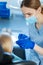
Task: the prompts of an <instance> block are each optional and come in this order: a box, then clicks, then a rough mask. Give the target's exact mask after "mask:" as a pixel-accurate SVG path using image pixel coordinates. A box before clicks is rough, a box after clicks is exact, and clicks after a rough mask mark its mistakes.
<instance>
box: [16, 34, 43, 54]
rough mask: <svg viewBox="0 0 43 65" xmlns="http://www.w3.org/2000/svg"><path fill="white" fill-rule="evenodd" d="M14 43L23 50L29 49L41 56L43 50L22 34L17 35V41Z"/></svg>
mask: <svg viewBox="0 0 43 65" xmlns="http://www.w3.org/2000/svg"><path fill="white" fill-rule="evenodd" d="M16 43H17V44H18V45H19V46H20V47H21V48H23V49H29V48H30V49H33V50H35V51H36V52H37V53H40V54H41V55H43V48H41V47H40V46H38V45H37V44H36V43H35V42H33V41H31V39H30V38H29V37H28V36H26V35H24V34H19V36H18V40H17V41H16Z"/></svg>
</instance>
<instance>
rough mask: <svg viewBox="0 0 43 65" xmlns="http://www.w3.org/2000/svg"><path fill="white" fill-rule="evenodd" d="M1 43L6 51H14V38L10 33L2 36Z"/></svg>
mask: <svg viewBox="0 0 43 65" xmlns="http://www.w3.org/2000/svg"><path fill="white" fill-rule="evenodd" d="M0 43H1V45H2V47H3V49H4V51H5V52H12V39H11V37H10V36H8V35H1V36H0Z"/></svg>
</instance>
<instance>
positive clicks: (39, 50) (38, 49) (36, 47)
mask: <svg viewBox="0 0 43 65" xmlns="http://www.w3.org/2000/svg"><path fill="white" fill-rule="evenodd" d="M33 49H34V50H35V51H36V52H38V53H40V54H41V55H43V48H41V47H40V46H38V45H37V44H35V46H34V48H33Z"/></svg>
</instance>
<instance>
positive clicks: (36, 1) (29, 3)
mask: <svg viewBox="0 0 43 65" xmlns="http://www.w3.org/2000/svg"><path fill="white" fill-rule="evenodd" d="M23 6H25V7H29V8H34V9H38V8H39V7H40V6H41V3H40V0H23V1H22V3H21V8H22V7H23ZM41 13H43V8H42V12H41Z"/></svg>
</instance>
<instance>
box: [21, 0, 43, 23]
mask: <svg viewBox="0 0 43 65" xmlns="http://www.w3.org/2000/svg"><path fill="white" fill-rule="evenodd" d="M21 10H22V12H23V14H24V16H25V18H26V21H29V22H30V23H35V22H37V23H41V24H43V7H42V6H41V3H40V0H23V1H22V3H21Z"/></svg>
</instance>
